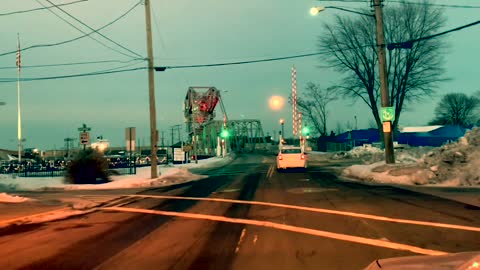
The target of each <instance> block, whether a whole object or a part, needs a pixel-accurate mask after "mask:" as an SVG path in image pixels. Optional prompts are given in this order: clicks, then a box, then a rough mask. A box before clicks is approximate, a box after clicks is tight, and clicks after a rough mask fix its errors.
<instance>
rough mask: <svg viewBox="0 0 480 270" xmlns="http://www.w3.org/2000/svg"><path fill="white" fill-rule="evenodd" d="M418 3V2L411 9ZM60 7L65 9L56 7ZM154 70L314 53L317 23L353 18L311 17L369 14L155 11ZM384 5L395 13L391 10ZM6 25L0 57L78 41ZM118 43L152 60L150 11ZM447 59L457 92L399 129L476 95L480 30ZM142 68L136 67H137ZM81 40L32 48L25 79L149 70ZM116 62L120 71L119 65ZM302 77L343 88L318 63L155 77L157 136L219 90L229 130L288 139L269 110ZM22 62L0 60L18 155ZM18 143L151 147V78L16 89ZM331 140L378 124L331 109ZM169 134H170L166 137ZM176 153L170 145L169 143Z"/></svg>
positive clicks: (51, 21) (120, 27)
mask: <svg viewBox="0 0 480 270" xmlns="http://www.w3.org/2000/svg"><path fill="white" fill-rule="evenodd" d="M410 1H412V2H419V0H410ZM52 2H54V3H55V4H60V3H67V2H71V1H70V0H69V1H53V0H52ZM151 2H152V12H153V13H152V24H153V26H152V27H153V29H152V30H153V42H154V56H155V60H154V61H155V65H167V66H175V65H189V64H210V63H219V62H230V61H243V60H255V59H262V58H269V57H281V56H289V55H296V54H304V53H311V52H316V51H318V48H317V40H318V37H319V35H321V34H322V23H324V22H329V21H332V19H333V18H334V17H333V16H334V15H335V14H343V15H344V16H356V15H352V14H348V13H344V12H341V11H338V10H332V9H331V10H326V11H325V12H322V13H320V14H319V15H318V16H316V17H312V16H311V15H310V14H309V9H310V7H312V6H315V5H320V4H323V5H335V6H340V7H348V8H350V9H361V8H368V7H369V6H368V1H365V2H364V3H355V2H348V3H347V2H346V3H341V2H339V1H335V2H325V1H322V2H320V1H311V0H308V1H307V0H244V1H235V2H234V1H225V0H224V1H221V0H196V1H194V0H175V1H173V0H151ZM39 3H42V4H44V5H50V4H49V3H48V2H47V1H45V0H38V1H36V0H22V1H18V0H2V9H1V11H0V13H2V14H5V13H9V12H12V11H19V10H27V9H33V8H39V7H42V6H41V5H40V4H39ZM136 3H138V1H137V0H115V1H113V0H111V1H105V0H102V1H101V0H88V1H85V2H79V3H76V4H72V5H68V6H63V7H62V8H63V9H64V10H66V11H68V12H69V13H70V14H72V15H74V16H75V17H77V18H78V19H80V20H81V21H83V22H84V23H86V24H88V25H89V26H91V27H92V28H94V29H96V28H99V27H101V26H103V25H105V24H107V23H109V22H111V21H112V20H114V19H115V18H117V17H119V16H120V15H121V14H123V13H125V12H126V11H127V10H128V9H130V8H131V7H132V6H134V5H135V4H136ZM433 3H437V4H455V5H461V4H464V5H480V3H479V2H478V1H475V0H458V1H448V0H437V1H433ZM386 5H387V6H388V5H396V3H394V2H389V1H388V0H387V1H386ZM51 10H52V11H54V12H55V13H57V14H59V15H60V16H62V17H64V18H65V19H66V20H68V21H69V22H71V23H72V24H74V25H75V26H77V27H79V28H81V29H82V30H83V31H85V32H90V30H88V28H86V27H84V26H82V25H80V24H79V23H78V22H76V21H74V20H73V19H71V18H69V17H67V16H66V15H64V14H62V13H61V12H59V11H58V10H57V9H51ZM479 12H480V9H474V8H446V9H445V14H446V16H447V19H448V21H447V25H446V27H445V29H444V30H447V29H450V28H454V27H457V26H461V25H464V24H467V23H471V22H474V21H477V20H478V19H479V14H480V13H479ZM2 14H0V31H1V33H2V34H1V35H0V54H3V53H6V52H10V51H15V50H16V46H17V33H19V35H20V42H21V47H22V48H26V47H29V46H32V45H36V44H48V43H55V42H61V41H64V40H68V39H72V38H75V37H78V36H80V35H82V33H80V32H79V31H78V30H76V29H74V28H73V27H72V26H70V25H68V24H67V23H65V22H64V21H62V20H60V19H59V18H57V17H56V16H55V15H53V14H52V13H51V12H50V11H48V10H46V9H44V10H39V11H33V12H28V13H21V14H13V15H2ZM101 33H102V34H104V35H106V36H108V37H109V38H110V39H112V40H114V41H116V42H117V43H119V44H121V45H123V46H125V47H127V48H129V49H130V50H131V51H134V52H136V53H138V54H140V55H142V56H143V57H146V45H145V41H146V38H145V10H144V6H143V5H138V6H137V7H136V8H135V9H133V10H132V12H130V13H129V14H128V15H126V16H125V17H124V18H122V19H121V20H119V21H117V22H116V23H114V24H112V25H111V26H109V27H107V28H105V29H104V30H102V31H101ZM92 36H93V37H95V39H97V40H99V41H101V42H102V43H104V44H107V45H108V46H109V47H112V48H114V49H115V50H120V51H122V52H124V53H127V54H128V52H127V51H125V50H123V49H121V48H120V47H118V46H117V45H115V44H112V43H110V42H109V41H107V40H105V39H103V38H102V37H100V36H98V35H92ZM445 40H446V41H447V43H448V46H449V49H448V53H447V54H446V56H445V61H446V62H445V68H446V73H445V76H446V77H448V78H450V79H451V80H450V81H448V82H445V83H442V84H440V86H439V88H438V89H435V90H436V92H437V95H436V96H435V97H434V98H427V99H425V100H423V101H422V102H420V103H417V104H413V105H410V106H409V110H408V111H404V112H403V113H402V116H401V122H400V126H418V125H426V124H427V122H428V121H429V120H431V119H432V117H433V111H434V107H435V105H436V104H437V102H438V101H439V99H440V96H441V95H442V94H445V93H448V92H464V93H467V94H471V93H473V92H475V91H478V90H480V72H479V70H478V63H479V62H480V53H479V51H478V49H479V47H480V46H479V43H480V26H478V25H477V26H474V27H471V28H468V29H464V30H462V31H458V32H454V33H452V34H450V35H448V36H447V37H446V38H445ZM132 57H135V56H132ZM132 57H127V56H125V55H122V54H120V53H117V52H115V51H113V50H111V49H109V48H106V47H104V46H102V45H101V44H99V43H97V42H96V41H94V40H92V39H90V38H88V37H86V38H82V39H80V40H77V41H74V42H70V43H67V44H64V45H59V46H51V47H44V48H34V49H29V50H26V51H24V52H22V65H23V66H24V68H22V75H21V76H22V77H23V78H36V77H50V76H62V75H70V74H79V73H90V72H96V71H101V70H106V69H111V68H117V67H123V66H124V68H126V69H129V68H135V67H145V66H146V62H145V61H142V60H132ZM101 60H118V61H119V62H117V63H114V62H109V63H103V64H89V65H73V66H56V67H37V68H33V67H30V68H29V67H28V66H33V65H46V64H61V63H76V62H86V61H101ZM120 61H121V62H120ZM292 65H295V66H296V68H297V81H298V86H297V88H298V91H299V94H300V95H301V92H302V91H303V90H304V88H305V85H306V83H307V82H308V81H312V82H315V83H319V84H321V85H322V86H323V87H328V86H331V85H334V84H337V83H338V82H339V79H340V78H341V76H340V74H337V73H335V72H334V71H333V70H331V69H328V68H319V67H318V66H321V65H322V63H321V62H320V60H319V58H318V57H315V56H314V57H308V58H299V59H292V60H285V61H276V62H268V63H256V64H246V65H237V66H223V67H210V68H192V69H172V70H167V71H165V72H156V73H155V83H156V102H157V103H156V104H157V120H158V122H157V126H158V129H159V130H160V131H168V132H169V128H170V126H172V125H175V124H183V122H184V119H183V112H182V106H183V100H184V98H185V94H186V92H187V90H188V87H189V86H215V87H216V88H218V89H220V90H221V91H223V92H222V95H223V98H224V104H225V107H226V110H227V113H228V115H229V118H230V119H260V120H261V121H262V125H263V128H264V132H265V134H266V133H267V132H270V134H271V133H272V132H273V131H274V130H276V131H278V130H279V128H280V127H279V124H278V120H279V119H280V118H285V119H286V126H285V127H286V130H285V131H286V132H289V134H290V133H291V117H292V116H291V115H292V113H291V107H290V106H289V104H288V103H286V104H285V106H284V108H283V109H282V110H280V111H272V110H271V109H270V108H269V106H268V99H269V97H270V96H273V95H280V96H283V97H285V98H287V97H288V95H289V94H290V92H291V77H290V75H291V68H292ZM16 77H17V69H16V68H15V53H12V54H8V55H4V56H0V102H5V103H6V105H3V106H0V148H2V149H5V148H6V149H12V150H13V149H16V145H17V141H16V140H17V84H16V81H14V82H2V81H5V80H8V79H16ZM21 93H22V118H23V121H22V122H23V137H24V138H26V144H25V147H27V148H28V147H37V148H40V149H43V150H45V149H53V148H54V147H55V148H56V149H60V148H62V147H63V146H64V138H66V137H74V138H78V131H77V128H78V127H80V126H81V125H82V123H85V124H87V125H88V126H90V127H91V128H92V134H91V135H92V137H96V136H99V135H103V137H104V138H106V139H109V140H110V141H111V144H112V145H115V146H122V145H124V143H125V137H124V136H125V128H126V127H130V126H133V127H137V136H138V138H140V139H142V138H143V139H145V141H148V136H149V110H148V84H147V71H146V70H138V71H132V72H124V73H115V74H110V75H101V76H87V77H78V78H65V79H55V80H42V81H31V82H22V83H21ZM329 111H330V117H329V119H328V125H329V127H328V129H329V130H335V129H336V125H337V122H341V123H342V124H345V123H346V122H347V121H350V122H353V121H354V120H353V119H354V116H357V118H358V126H359V128H366V127H368V126H369V122H371V119H372V116H371V113H370V112H369V111H368V110H367V107H366V105H364V104H363V103H361V102H357V103H355V104H353V102H352V101H351V100H345V99H340V100H339V101H337V102H335V103H333V104H332V105H331V107H330V110H329ZM168 132H167V134H169V133H168ZM167 138H168V139H167V141H168V142H169V138H170V136H169V135H168V137H167Z"/></svg>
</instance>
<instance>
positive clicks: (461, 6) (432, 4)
mask: <svg viewBox="0 0 480 270" xmlns="http://www.w3.org/2000/svg"><path fill="white" fill-rule="evenodd" d="M387 2H392V3H406V4H412V5H427V6H437V7H448V8H467V9H468V8H480V6H473V5H458V4H437V3H430V2H426V3H425V2H412V1H399V0H387Z"/></svg>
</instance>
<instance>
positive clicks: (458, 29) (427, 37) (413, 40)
mask: <svg viewBox="0 0 480 270" xmlns="http://www.w3.org/2000/svg"><path fill="white" fill-rule="evenodd" d="M477 24H480V21H476V22H472V23H469V24H465V25H462V26H459V27H456V28H453V29H450V30H447V31H443V32H440V33H436V34H433V35H430V36H426V37H421V38H416V39H411V40H408V41H403V42H395V43H390V44H388V47H390V48H398V47H404V46H405V45H408V46H407V47H411V45H413V43H415V42H419V41H422V40H428V39H432V38H437V37H439V36H443V35H446V34H449V33H452V32H455V31H460V30H462V29H465V28H468V27H472V26H475V25H477Z"/></svg>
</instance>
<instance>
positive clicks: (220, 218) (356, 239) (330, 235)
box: [101, 207, 449, 255]
mask: <svg viewBox="0 0 480 270" xmlns="http://www.w3.org/2000/svg"><path fill="white" fill-rule="evenodd" d="M101 210H104V211H119V212H130V213H144V214H154V215H162V216H172V217H181V218H191V219H202V220H212V221H220V222H227V223H235V224H244V225H254V226H261V227H267V228H273V229H278V230H283V231H290V232H297V233H302V234H308V235H315V236H320V237H325V238H331V239H336V240H343V241H347V242H353V243H359V244H364V245H370V246H376V247H382V248H389V249H396V250H405V251H410V252H413V253H417V254H423V255H447V254H449V253H447V252H444V251H439V250H431V249H424V248H419V247H416V246H411V245H406V244H400V243H394V242H387V241H383V240H378V239H371V238H365V237H359V236H353V235H348V234H339V233H332V232H327V231H321V230H315V229H309V228H304V227H296V226H291V225H285V224H279V223H274V222H270V221H260V220H250V219H242V218H229V217H223V216H214V215H205V214H194V213H181V212H171V211H158V210H148V209H138V208H127V207H105V208H101Z"/></svg>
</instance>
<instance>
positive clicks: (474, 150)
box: [343, 128, 480, 186]
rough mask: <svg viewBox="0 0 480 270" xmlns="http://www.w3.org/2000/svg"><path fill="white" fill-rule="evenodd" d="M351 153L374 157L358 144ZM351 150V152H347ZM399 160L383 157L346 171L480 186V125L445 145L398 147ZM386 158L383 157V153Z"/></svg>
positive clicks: (368, 177)
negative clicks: (385, 161) (358, 147)
mask: <svg viewBox="0 0 480 270" xmlns="http://www.w3.org/2000/svg"><path fill="white" fill-rule="evenodd" d="M350 152H351V153H349V154H348V155H351V156H355V155H357V157H360V158H361V159H363V161H364V162H365V163H369V162H371V161H372V157H371V155H370V156H369V155H368V154H366V153H368V152H369V150H366V149H359V150H356V149H355V148H354V149H353V150H352V151H350ZM347 153H348V152H347ZM395 159H396V164H392V165H387V164H385V163H384V162H383V161H378V160H376V162H373V163H371V164H367V165H353V166H350V167H347V168H346V169H344V171H343V175H345V176H348V177H353V178H357V179H362V180H365V181H374V182H380V183H396V184H408V185H436V186H480V170H479V169H478V168H480V129H479V128H474V129H473V130H470V131H468V132H467V133H466V134H465V136H464V137H462V138H460V139H459V140H458V141H456V142H453V143H448V144H445V145H443V146H442V147H438V148H432V147H430V148H429V147H417V148H414V147H412V148H406V149H402V150H400V149H398V150H396V151H395ZM380 160H383V157H380Z"/></svg>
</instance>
